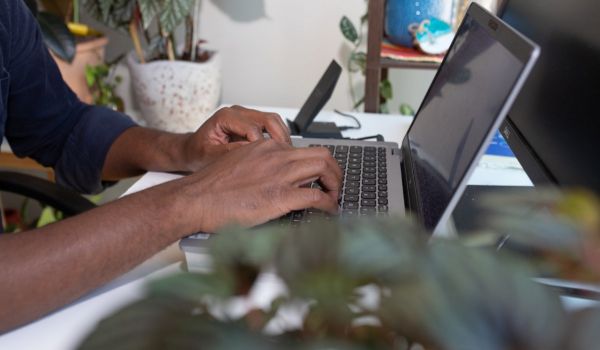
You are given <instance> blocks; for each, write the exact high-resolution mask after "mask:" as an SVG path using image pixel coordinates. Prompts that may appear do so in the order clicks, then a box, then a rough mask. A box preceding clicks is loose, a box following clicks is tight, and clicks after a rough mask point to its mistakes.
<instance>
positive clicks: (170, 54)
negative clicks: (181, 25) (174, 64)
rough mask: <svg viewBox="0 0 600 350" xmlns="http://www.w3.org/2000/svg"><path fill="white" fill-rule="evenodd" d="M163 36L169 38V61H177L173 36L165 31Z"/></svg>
mask: <svg viewBox="0 0 600 350" xmlns="http://www.w3.org/2000/svg"><path fill="white" fill-rule="evenodd" d="M163 36H164V37H165V39H166V40H167V57H168V58H169V61H175V50H174V49H173V40H172V39H173V38H171V36H170V35H168V34H167V33H165V32H164V31H163Z"/></svg>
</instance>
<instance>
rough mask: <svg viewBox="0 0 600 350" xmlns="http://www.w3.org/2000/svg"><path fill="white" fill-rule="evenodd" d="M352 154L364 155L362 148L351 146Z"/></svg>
mask: <svg viewBox="0 0 600 350" xmlns="http://www.w3.org/2000/svg"><path fill="white" fill-rule="evenodd" d="M350 153H355V154H356V153H362V147H360V146H350Z"/></svg>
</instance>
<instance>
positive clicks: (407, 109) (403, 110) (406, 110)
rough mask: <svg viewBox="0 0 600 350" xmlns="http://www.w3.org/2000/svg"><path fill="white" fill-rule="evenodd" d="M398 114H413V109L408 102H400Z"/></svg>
mask: <svg viewBox="0 0 600 350" xmlns="http://www.w3.org/2000/svg"><path fill="white" fill-rule="evenodd" d="M400 114H402V115H415V110H414V109H412V107H411V106H410V105H409V104H408V103H402V104H401V105H400Z"/></svg>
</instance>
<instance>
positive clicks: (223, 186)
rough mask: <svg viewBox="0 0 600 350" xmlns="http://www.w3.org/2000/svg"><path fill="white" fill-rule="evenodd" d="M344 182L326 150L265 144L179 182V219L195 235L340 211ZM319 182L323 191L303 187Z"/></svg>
mask: <svg viewBox="0 0 600 350" xmlns="http://www.w3.org/2000/svg"><path fill="white" fill-rule="evenodd" d="M341 179H342V172H341V170H340V168H339V166H338V164H337V162H336V161H335V160H334V159H333V157H332V156H331V155H330V154H329V152H328V151H327V149H325V148H293V147H292V146H290V145H289V144H286V143H283V142H279V141H275V140H260V141H256V142H253V143H251V144H249V145H247V146H244V147H240V148H238V149H235V150H233V151H231V152H229V153H227V154H225V155H223V157H222V158H221V159H219V160H217V161H215V162H213V163H212V164H210V165H209V166H207V167H206V168H204V169H202V170H201V171H199V172H197V173H194V174H192V175H190V176H187V177H185V178H183V179H181V180H179V181H177V182H178V186H177V187H176V188H174V192H173V194H174V195H175V196H178V199H180V200H181V201H180V202H179V203H182V213H181V217H180V218H178V219H179V220H185V221H186V222H189V223H190V224H191V225H192V226H191V227H189V228H188V229H189V230H191V231H189V232H215V231H216V230H218V229H219V228H222V227H223V226H225V225H228V224H238V225H242V226H245V227H250V226H255V225H258V224H261V223H265V222H267V221H269V220H272V219H275V218H278V217H280V216H282V215H284V214H286V213H288V212H290V211H292V210H299V209H303V208H310V207H312V208H317V209H321V210H324V211H326V212H329V213H337V211H338V196H339V193H340V189H341ZM313 181H318V182H319V183H320V185H321V187H322V188H323V190H319V189H313V188H308V187H302V186H303V185H306V184H309V183H311V182H313ZM186 231H187V230H186Z"/></svg>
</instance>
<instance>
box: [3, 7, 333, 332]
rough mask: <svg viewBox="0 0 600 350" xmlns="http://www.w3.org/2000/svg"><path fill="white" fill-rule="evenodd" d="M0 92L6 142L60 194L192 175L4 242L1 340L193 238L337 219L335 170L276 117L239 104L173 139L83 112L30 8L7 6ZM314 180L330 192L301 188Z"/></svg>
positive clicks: (95, 110) (108, 114) (118, 118)
mask: <svg viewBox="0 0 600 350" xmlns="http://www.w3.org/2000/svg"><path fill="white" fill-rule="evenodd" d="M0 92H1V94H0V96H1V99H0V122H1V123H0V135H1V136H3V137H5V138H6V139H7V140H8V142H9V143H10V145H11V147H12V149H13V152H14V153H15V154H16V155H18V156H21V157H22V156H29V157H31V158H33V159H35V160H37V161H38V162H40V163H41V164H43V165H46V166H52V167H53V168H54V169H55V173H56V179H57V182H58V183H60V184H63V185H65V186H69V187H71V188H74V189H76V190H79V191H81V192H98V191H100V190H101V189H102V188H103V187H104V186H106V185H107V184H108V183H109V182H110V181H116V180H119V179H122V178H125V177H129V176H134V175H138V174H142V173H143V172H145V171H168V172H184V173H189V175H188V176H185V177H182V178H181V179H178V180H175V181H171V182H168V183H165V184H162V185H159V186H156V187H152V188H149V189H147V190H144V191H141V192H139V193H135V194H132V195H129V196H126V197H124V198H121V199H119V200H115V201H113V202H111V203H109V204H106V205H103V206H100V207H98V208H95V209H93V210H90V211H87V212H85V213H83V214H80V215H77V216H74V217H71V218H67V219H65V220H62V221H59V222H56V223H54V224H51V225H48V226H45V227H42V228H39V229H32V230H29V231H25V232H21V233H17V234H0V285H1V286H0V332H5V331H8V330H10V329H13V328H14V327H17V326H19V325H22V324H25V323H27V322H30V321H32V320H34V319H36V318H39V317H40V316H42V315H44V314H47V313H48V312H50V311H52V310H55V309H56V308H58V307H60V306H63V305H65V304H67V303H69V302H71V301H74V300H76V299H77V298H79V297H81V296H82V295H84V294H85V293H86V292H89V291H90V290H92V289H93V288H96V287H98V286H100V285H102V284H103V283H106V282H108V281H110V280H111V279H113V278H115V277H117V276H118V275H120V274H122V273H124V272H126V271H128V270H130V269H131V268H133V267H134V266H136V265H137V264H139V263H141V262H143V261H144V260H145V259H147V258H149V257H151V256H152V255H153V254H155V253H156V252H158V251H160V250H161V249H163V248H165V247H166V246H168V245H169V244H171V243H173V242H175V241H176V240H178V239H180V238H182V237H184V236H186V235H190V234H193V233H195V232H199V231H203V232H215V231H217V230H218V229H219V228H221V227H223V226H224V225H227V224H232V223H235V224H239V225H243V226H253V225H257V224H260V223H264V222H267V221H269V220H271V219H275V218H277V217H279V216H281V215H284V214H285V213H287V212H289V211H291V210H295V209H301V208H306V207H315V208H319V209H322V210H325V211H328V212H331V213H334V212H336V211H337V208H338V203H337V200H338V195H339V190H340V182H341V176H342V175H341V172H340V169H339V167H338V166H337V163H336V162H335V160H334V159H333V158H332V157H331V156H330V155H329V153H328V152H327V150H325V149H322V148H310V149H309V148H306V149H294V148H293V147H292V146H291V144H290V137H289V134H288V132H287V128H286V126H285V124H284V123H283V122H282V120H281V118H280V117H279V116H277V115H274V114H268V113H262V112H259V111H255V110H251V109H246V108H243V107H239V106H233V107H230V108H223V109H220V110H219V111H217V112H216V113H215V114H214V115H213V116H212V117H211V118H210V119H209V120H208V121H207V122H206V123H204V124H203V125H202V126H201V127H200V128H199V129H198V130H197V131H196V132H194V133H189V134H171V133H167V132H161V131H157V130H151V129H147V128H143V127H139V126H136V125H135V124H134V123H133V122H132V121H131V120H129V119H128V118H127V117H125V116H124V115H122V114H119V113H117V112H114V111H111V110H108V109H104V108H101V107H97V106H89V105H85V104H83V103H82V102H80V101H79V100H78V99H77V98H76V96H75V95H74V94H73V92H71V91H70V90H69V88H68V87H67V86H66V85H65V84H64V82H63V81H62V78H61V76H60V73H59V71H58V70H57V67H56V65H55V64H54V61H53V60H52V58H51V56H50V55H49V53H48V51H47V49H46V48H45V47H44V44H43V42H42V37H41V34H40V30H39V28H38V27H37V23H36V21H35V19H34V17H33V16H32V14H31V13H30V11H29V10H28V9H27V7H26V6H24V4H23V3H22V0H0ZM264 131H266V132H267V133H268V134H270V138H267V139H265V138H264V137H263V132H264ZM316 180H318V181H320V182H321V184H322V187H323V190H317V189H311V188H306V187H302V185H305V184H307V183H310V182H312V181H316Z"/></svg>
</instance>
